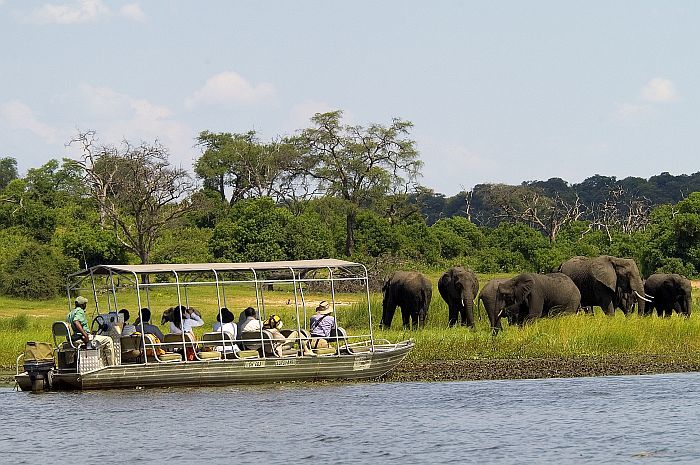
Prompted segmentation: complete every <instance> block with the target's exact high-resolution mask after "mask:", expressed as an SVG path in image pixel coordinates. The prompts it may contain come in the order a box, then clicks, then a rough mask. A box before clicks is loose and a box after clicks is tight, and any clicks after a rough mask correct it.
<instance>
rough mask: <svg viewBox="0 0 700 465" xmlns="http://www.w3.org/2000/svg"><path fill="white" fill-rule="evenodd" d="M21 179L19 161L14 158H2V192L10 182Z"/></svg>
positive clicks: (0, 175)
mask: <svg viewBox="0 0 700 465" xmlns="http://www.w3.org/2000/svg"><path fill="white" fill-rule="evenodd" d="M17 178H19V174H18V173H17V160H15V159H14V158H12V157H3V158H0V190H2V189H4V188H5V187H7V185H8V184H10V181H12V180H14V179H17Z"/></svg>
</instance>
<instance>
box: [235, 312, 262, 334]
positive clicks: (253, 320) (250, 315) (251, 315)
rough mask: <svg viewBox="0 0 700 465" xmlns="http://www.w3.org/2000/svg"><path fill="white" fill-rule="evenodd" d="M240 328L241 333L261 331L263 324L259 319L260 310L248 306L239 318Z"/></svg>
mask: <svg viewBox="0 0 700 465" xmlns="http://www.w3.org/2000/svg"><path fill="white" fill-rule="evenodd" d="M241 318H242V320H241ZM238 329H239V330H240V332H241V333H253V332H256V333H259V332H260V329H261V325H260V320H258V312H257V311H256V310H255V309H254V308H253V307H248V308H246V309H245V310H243V312H241V316H240V318H239V319H238Z"/></svg>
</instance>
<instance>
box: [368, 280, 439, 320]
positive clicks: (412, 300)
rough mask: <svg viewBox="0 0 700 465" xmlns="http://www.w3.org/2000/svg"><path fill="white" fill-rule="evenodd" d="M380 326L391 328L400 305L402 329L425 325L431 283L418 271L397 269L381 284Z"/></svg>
mask: <svg viewBox="0 0 700 465" xmlns="http://www.w3.org/2000/svg"><path fill="white" fill-rule="evenodd" d="M382 292H383V294H384V297H383V299H382V321H381V324H380V327H381V328H384V329H389V328H391V320H392V319H393V318H394V312H395V311H396V307H397V306H398V307H401V319H402V320H403V327H404V329H409V328H411V323H412V324H413V329H416V328H418V327H421V328H422V327H423V326H425V322H426V320H427V319H428V308H429V307H430V299H432V297H433V285H432V283H431V282H430V280H428V278H426V277H425V275H423V274H422V273H419V272H418V271H397V272H395V273H394V274H392V275H391V276H390V277H389V279H387V280H386V281H385V282H384V286H382Z"/></svg>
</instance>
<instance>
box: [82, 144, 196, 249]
mask: <svg viewBox="0 0 700 465" xmlns="http://www.w3.org/2000/svg"><path fill="white" fill-rule="evenodd" d="M94 136H95V133H94V132H88V133H82V134H80V135H79V137H78V138H77V139H76V141H77V142H79V143H80V144H81V146H82V148H83V156H82V158H81V159H80V160H76V161H74V163H75V164H76V165H77V166H79V167H80V168H82V170H83V173H84V179H85V182H86V184H87V185H88V186H89V187H90V192H91V194H92V196H93V198H94V199H95V201H96V202H97V203H98V205H99V207H100V212H101V215H104V220H106V221H107V222H109V223H111V224H112V225H113V227H114V228H115V231H116V234H117V238H118V239H119V241H120V242H121V243H122V244H123V245H124V246H125V247H126V248H127V249H128V250H130V251H131V252H133V253H134V254H136V255H137V256H138V257H139V259H140V260H141V263H148V262H149V258H150V254H151V251H152V249H153V246H154V244H155V241H156V239H157V238H158V237H159V236H160V234H161V233H162V231H163V230H164V229H166V228H167V227H168V226H170V225H171V224H172V223H173V222H174V221H175V220H177V219H178V218H180V217H181V216H183V215H185V214H186V213H187V212H188V211H190V210H191V209H192V208H193V205H192V203H191V202H190V196H191V194H192V192H193V189H194V183H193V182H192V179H191V178H190V176H189V174H188V173H187V172H186V171H185V170H184V169H182V168H178V167H173V166H171V165H170V163H169V161H168V151H167V149H166V148H165V147H163V146H162V145H160V144H159V143H158V142H155V143H153V144H149V143H145V142H144V143H141V144H140V145H132V144H130V143H128V142H126V141H124V142H122V145H121V146H120V147H114V146H97V145H96V144H95V138H94Z"/></svg>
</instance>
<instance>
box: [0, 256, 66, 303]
mask: <svg viewBox="0 0 700 465" xmlns="http://www.w3.org/2000/svg"><path fill="white" fill-rule="evenodd" d="M77 269H78V263H77V261H76V260H75V259H69V258H67V257H65V256H63V255H62V254H61V253H60V252H58V250H56V249H55V248H53V247H50V246H46V245H40V244H29V245H27V246H25V247H24V248H22V249H21V250H20V251H19V253H18V254H17V256H16V257H14V258H13V259H11V260H9V261H8V262H7V263H5V264H4V266H3V268H2V272H1V273H0V290H1V291H2V293H3V294H6V295H10V296H14V297H22V298H25V299H50V298H52V297H55V296H57V295H58V294H60V293H63V292H64V290H65V277H66V276H67V275H68V274H70V273H72V272H74V271H76V270H77Z"/></svg>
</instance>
